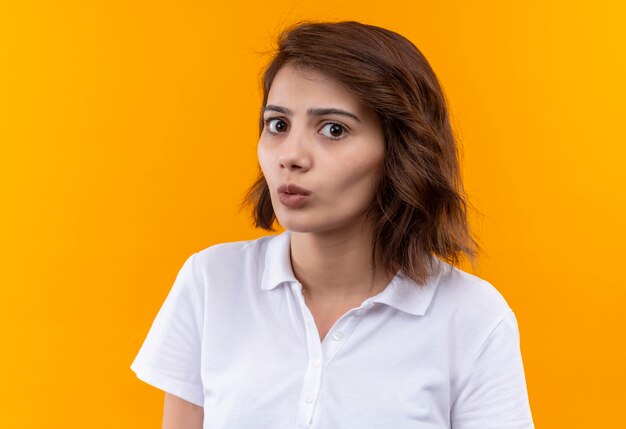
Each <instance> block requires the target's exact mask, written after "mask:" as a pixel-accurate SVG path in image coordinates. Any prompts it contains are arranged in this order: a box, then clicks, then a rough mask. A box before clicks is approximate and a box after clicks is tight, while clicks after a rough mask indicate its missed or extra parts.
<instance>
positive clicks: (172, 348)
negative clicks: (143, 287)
mask: <svg viewBox="0 0 626 429" xmlns="http://www.w3.org/2000/svg"><path fill="white" fill-rule="evenodd" d="M194 255H195V254H194ZM194 255H191V256H190V257H189V258H188V259H187V260H186V261H185V263H184V264H183V266H182V268H181V269H180V270H179V272H178V275H177V276H176V280H175V281H174V284H173V286H172V287H171V289H170V291H169V293H168V295H167V297H166V299H165V301H164V303H163V304H162V306H161V308H160V310H159V312H158V313H157V315H156V317H155V319H154V321H153V322H152V326H151V327H150V330H149V331H148V334H147V336H146V338H145V340H144V342H143V344H142V346H141V348H140V349H139V352H138V354H137V356H136V357H135V360H134V361H133V363H132V364H131V366H130V368H131V369H132V370H133V371H134V372H135V374H136V375H137V378H139V379H140V380H142V381H144V382H146V383H148V384H150V385H152V386H154V387H156V388H158V389H161V390H163V391H165V392H167V393H171V394H173V395H175V396H178V397H180V398H182V399H185V400H186V401H189V402H191V403H193V404H196V405H198V406H203V405H204V394H203V387H202V379H201V376H200V374H201V372H200V362H201V360H200V354H201V353H200V352H201V339H202V326H203V320H204V314H203V309H204V306H203V299H202V296H203V294H202V292H201V289H199V288H200V284H198V282H197V281H196V279H195V277H194V271H193V260H194Z"/></svg>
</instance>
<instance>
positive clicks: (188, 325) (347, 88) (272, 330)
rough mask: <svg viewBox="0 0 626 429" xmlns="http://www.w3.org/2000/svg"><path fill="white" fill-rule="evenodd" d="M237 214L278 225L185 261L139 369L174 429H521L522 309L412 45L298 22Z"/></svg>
mask: <svg viewBox="0 0 626 429" xmlns="http://www.w3.org/2000/svg"><path fill="white" fill-rule="evenodd" d="M260 113H261V117H260V124H259V125H260V138H259V143H258V159H259V164H260V167H261V172H260V175H259V178H258V180H257V181H256V183H255V184H254V185H253V186H252V187H251V188H250V190H249V193H248V194H247V197H246V200H245V203H247V204H249V205H251V206H252V209H253V217H254V223H255V225H256V226H258V227H261V228H263V229H266V230H269V231H274V229H273V226H274V224H275V222H276V221H278V222H279V223H280V225H281V226H282V227H284V228H285V231H284V232H282V233H280V234H275V235H268V236H265V237H262V238H259V239H256V240H249V241H241V242H231V243H221V244H217V245H214V246H211V247H208V248H206V249H204V250H201V251H199V252H197V253H194V254H193V255H191V256H190V257H189V258H188V259H187V261H186V262H185V263H184V265H183V266H182V268H181V270H180V272H179V274H178V276H177V278H176V281H175V282H174V285H173V287H172V289H171V291H170V293H169V295H168V297H167V299H166V301H165V302H164V304H163V306H162V308H161V309H160V311H159V313H158V314H157V316H156V318H155V320H154V322H153V324H152V327H151V329H150V331H149V333H148V336H147V337H146V339H145V341H144V343H143V345H142V347H141V349H140V351H139V353H138V355H137V357H136V358H135V360H134V362H133V364H132V366H131V368H132V369H133V371H135V372H136V374H137V376H138V377H139V378H140V379H141V380H143V381H145V382H147V383H149V384H151V385H153V386H156V387H157V388H159V389H162V390H164V391H165V392H166V403H165V411H164V427H183V426H184V427H198V428H200V427H203V428H205V429H209V428H210V429H218V428H219V429H222V428H237V429H245V428H255V429H258V428H324V429H325V428H328V429H330V428H339V429H344V428H347V429H349V428H359V429H366V428H377V429H379V428H385V429H386V428H393V429H409V428H415V429H421V428H423V429H426V428H433V429H434V428H442V429H443V428H452V429H485V428H499V429H530V428H533V422H532V417H531V412H530V407H529V402H528V395H527V390H526V382H525V376H524V369H523V364H522V358H521V352H520V345H519V331H518V326H517V323H516V318H515V315H514V313H513V311H512V309H511V308H510V307H509V305H508V304H507V302H506V301H505V299H504V298H503V297H502V295H501V294H500V293H499V292H498V291H497V290H496V289H495V288H494V287H493V286H492V285H491V284H490V283H488V282H487V281H485V280H483V279H480V278H478V277H476V276H474V275H471V274H469V273H466V272H464V271H462V270H460V269H459V268H458V267H457V266H455V265H458V264H457V263H458V262H459V260H460V258H461V256H463V255H465V256H467V257H468V258H469V259H470V261H472V263H473V261H474V258H475V256H476V254H477V252H478V245H477V243H476V241H475V240H474V239H473V238H472V236H471V234H470V232H469V228H468V222H467V211H466V206H467V203H466V200H465V197H464V193H463V186H462V183H461V180H460V172H459V162H458V155H457V147H456V144H455V139H454V136H453V133H452V130H451V128H450V123H449V117H448V112H447V108H446V103H445V99H444V95H443V93H442V90H441V87H440V85H439V83H438V81H437V78H436V76H435V74H434V72H433V71H432V69H431V68H430V66H429V64H428V62H427V61H426V59H425V58H424V57H423V56H422V54H421V53H420V51H419V50H418V49H417V48H416V47H415V46H414V45H413V44H412V43H411V42H410V41H408V40H407V39H405V38H404V37H402V36H401V35H399V34H397V33H394V32H392V31H389V30H386V29H383V28H379V27H375V26H371V25H364V24H361V23H357V22H353V21H350V22H338V23H308V22H305V23H299V24H298V25H295V26H293V27H292V28H290V29H288V30H287V31H285V32H283V33H282V34H281V36H280V37H279V40H278V50H277V52H276V54H275V56H274V57H273V59H272V61H271V62H270V64H269V65H268V67H267V68H266V70H265V74H264V77H263V101H262V108H261V112H260Z"/></svg>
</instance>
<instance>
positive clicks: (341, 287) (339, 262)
mask: <svg viewBox="0 0 626 429" xmlns="http://www.w3.org/2000/svg"><path fill="white" fill-rule="evenodd" d="M291 266H292V268H293V272H294V275H295V276H296V278H297V279H298V280H299V281H300V283H302V285H303V288H304V289H305V290H306V292H307V294H308V295H309V296H310V297H311V296H315V297H317V298H321V299H324V298H329V299H352V298H363V297H364V296H365V297H367V296H370V295H373V294H375V293H377V292H379V291H380V290H382V289H384V288H385V287H386V285H387V284H388V283H389V282H390V281H391V279H392V277H393V276H390V275H386V274H384V269H383V266H382V261H381V259H380V258H379V257H377V258H376V271H374V269H373V268H374V267H373V264H372V232H371V229H370V228H367V227H364V225H362V224H357V223H355V225H353V226H352V227H350V228H347V229H343V230H341V231H336V230H334V231H322V232H306V233H300V232H291Z"/></svg>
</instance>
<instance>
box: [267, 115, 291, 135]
mask: <svg viewBox="0 0 626 429" xmlns="http://www.w3.org/2000/svg"><path fill="white" fill-rule="evenodd" d="M265 126H266V127H267V128H269V131H270V133H272V134H278V133H282V132H284V131H285V130H286V129H287V124H286V123H285V121H283V120H282V119H280V118H268V119H266V120H265Z"/></svg>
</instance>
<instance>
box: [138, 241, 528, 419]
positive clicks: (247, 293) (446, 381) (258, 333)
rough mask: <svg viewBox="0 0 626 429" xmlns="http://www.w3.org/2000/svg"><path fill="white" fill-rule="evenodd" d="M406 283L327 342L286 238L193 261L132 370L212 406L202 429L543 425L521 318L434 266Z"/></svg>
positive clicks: (496, 296) (368, 303) (225, 246)
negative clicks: (536, 416) (421, 280)
mask: <svg viewBox="0 0 626 429" xmlns="http://www.w3.org/2000/svg"><path fill="white" fill-rule="evenodd" d="M436 260H437V261H438V263H439V265H440V267H441V268H442V269H441V270H440V272H439V274H438V275H436V276H434V277H432V278H431V280H430V281H429V282H428V284H427V285H426V287H425V288H424V289H418V288H417V287H416V285H415V284H414V283H412V282H411V281H409V280H408V279H404V278H402V277H401V276H400V275H396V277H395V278H394V279H393V280H392V281H391V282H390V283H389V285H388V286H387V287H386V289H384V290H383V291H382V292H380V293H379V294H378V295H375V296H373V297H370V298H368V299H366V300H365V301H364V302H363V303H362V305H361V306H359V307H358V308H353V309H351V310H350V311H348V312H347V313H345V314H344V315H343V316H342V317H341V318H339V320H337V322H336V323H335V325H334V326H333V327H332V329H331V330H330V331H329V332H328V335H327V336H326V337H325V338H324V340H323V341H322V342H320V339H319V334H318V331H317V328H316V325H315V323H314V320H313V317H312V315H311V312H310V311H309V309H308V307H307V306H306V304H305V301H304V298H303V296H302V292H301V288H302V285H301V283H300V282H299V281H298V280H297V279H296V278H295V276H294V274H293V271H292V269H291V262H290V232H289V231H285V232H283V233H281V234H277V235H270V236H265V237H262V238H259V239H256V240H248V241H239V242H231V243H221V244H217V245H214V246H210V247H208V248H206V249H204V250H201V251H199V252H197V253H194V254H193V255H191V256H190V257H189V258H188V259H187V260H186V262H185V263H184V265H183V266H182V268H181V269H180V271H179V273H178V276H177V277H176V280H175V282H174V284H173V286H172V288H171V290H170V292H169V294H168V296H167V298H166V300H165V302H164V303H163V305H162V307H161V309H160V310H159V312H158V314H157V315H156V318H155V319H154V321H153V323H152V326H151V328H150V330H149V332H148V334H147V337H146V338H145V340H144V342H143V345H142V346H141V348H140V349H139V352H138V354H137V356H136V357H135V359H134V361H133V363H132V365H131V369H132V370H133V371H134V372H135V373H136V374H137V377H138V378H139V379H141V380H143V381H144V382H146V383H148V384H150V385H152V386H155V387H157V388H159V389H161V390H164V391H166V392H169V393H171V394H173V395H176V396H178V397H180V398H183V399H185V400H187V401H189V402H192V403H194V404H196V405H199V406H202V407H204V426H203V427H204V429H261V428H271V429H292V428H296V429H305V428H307V429H309V428H320V429H352V428H354V429H374V428H376V429H413V428H414V429H435V428H436V429H443V428H451V429H531V428H534V426H533V421H532V416H531V411H530V406H529V401H528V394H527V390H526V381H525V376H524V368H523V364H522V357H521V351H520V339H519V331H518V325H517V322H516V318H515V315H514V313H513V311H512V310H511V308H509V306H508V304H507V302H506V301H505V299H504V298H503V297H502V295H501V294H500V293H499V292H498V291H497V290H496V289H495V288H494V287H493V286H492V285H491V284H490V283H488V282H487V281H485V280H482V279H480V278H478V277H476V276H473V275H471V274H469V273H466V272H464V271H461V270H459V269H457V268H456V267H453V266H451V265H449V264H447V263H445V262H443V261H440V260H439V259H436Z"/></svg>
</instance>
